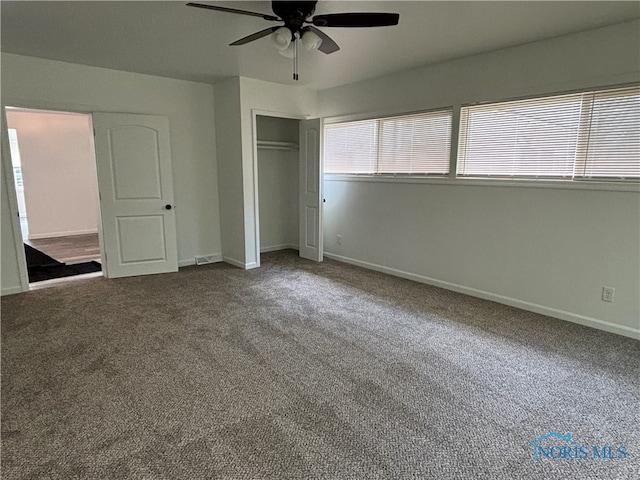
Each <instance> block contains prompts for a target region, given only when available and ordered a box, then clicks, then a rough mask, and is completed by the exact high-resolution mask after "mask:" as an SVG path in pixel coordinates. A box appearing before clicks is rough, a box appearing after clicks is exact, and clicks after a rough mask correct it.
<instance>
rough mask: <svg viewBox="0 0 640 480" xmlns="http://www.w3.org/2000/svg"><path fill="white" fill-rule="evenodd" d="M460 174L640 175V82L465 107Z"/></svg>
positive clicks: (615, 176) (572, 177) (461, 132)
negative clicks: (597, 89) (593, 90)
mask: <svg viewBox="0 0 640 480" xmlns="http://www.w3.org/2000/svg"><path fill="white" fill-rule="evenodd" d="M457 174H458V176H480V177H487V176H497V177H535V178H545V177H549V178H567V179H584V178H607V179H614V178H616V179H634V178H635V179H637V178H640V87H630V88H621V89H613V90H606V91H596V92H584V93H577V94H571V95H559V96H554V97H546V98H535V99H529V100H520V101H514V102H504V103H496V104H488V105H477V106H470V107H463V108H462V109H461V111H460V137H459V146H458V163H457Z"/></svg>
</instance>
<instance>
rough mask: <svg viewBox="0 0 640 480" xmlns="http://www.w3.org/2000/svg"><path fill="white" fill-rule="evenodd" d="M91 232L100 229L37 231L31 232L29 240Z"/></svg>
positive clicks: (96, 231)
mask: <svg viewBox="0 0 640 480" xmlns="http://www.w3.org/2000/svg"><path fill="white" fill-rule="evenodd" d="M91 233H98V230H74V231H72V232H51V233H36V234H35V235H32V234H31V233H29V240H39V239H41V238H58V237H71V236H73V235H89V234H91Z"/></svg>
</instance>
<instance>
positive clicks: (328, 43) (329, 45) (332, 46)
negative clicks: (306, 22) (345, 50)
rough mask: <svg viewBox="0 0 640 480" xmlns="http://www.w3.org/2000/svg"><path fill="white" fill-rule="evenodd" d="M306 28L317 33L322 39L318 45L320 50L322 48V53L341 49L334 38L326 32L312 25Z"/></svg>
mask: <svg viewBox="0 0 640 480" xmlns="http://www.w3.org/2000/svg"><path fill="white" fill-rule="evenodd" d="M305 30H309V31H311V32H313V33H315V34H316V35H318V36H319V37H320V38H321V39H322V43H321V44H320V46H319V47H318V50H320V51H321V52H322V53H326V54H329V53H333V52H337V51H338V50H340V47H339V46H338V44H337V43H336V42H334V41H333V39H332V38H331V37H330V36H329V35H327V34H326V33H324V32H323V31H322V30H318V29H317V28H316V27H311V26H309V27H305Z"/></svg>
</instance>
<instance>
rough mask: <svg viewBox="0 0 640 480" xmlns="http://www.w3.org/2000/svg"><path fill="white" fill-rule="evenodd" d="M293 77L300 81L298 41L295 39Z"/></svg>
mask: <svg viewBox="0 0 640 480" xmlns="http://www.w3.org/2000/svg"><path fill="white" fill-rule="evenodd" d="M293 79H294V80H295V81H296V82H297V81H298V41H297V39H296V38H295V37H294V39H293Z"/></svg>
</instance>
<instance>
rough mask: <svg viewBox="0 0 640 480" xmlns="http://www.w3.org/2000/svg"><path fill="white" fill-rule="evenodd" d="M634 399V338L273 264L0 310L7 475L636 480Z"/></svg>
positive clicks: (89, 290)
mask: <svg viewBox="0 0 640 480" xmlns="http://www.w3.org/2000/svg"><path fill="white" fill-rule="evenodd" d="M639 387H640V343H639V342H637V341H634V340H631V339H628V338H624V337H620V336H616V335H613V334H608V333H604V332H600V331H596V330H593V329H589V328H585V327H581V326H579V325H574V324H571V323H568V322H563V321H560V320H554V319H551V318H547V317H544V316H541V315H537V314H533V313H528V312H523V311H520V310H517V309H515V308H511V307H506V306H503V305H499V304H495V303H492V302H487V301H484V300H479V299H474V298H470V297H466V296H464V295H460V294H456V293H452V292H448V291H445V290H441V289H438V288H433V287H429V286H426V285H421V284H417V283H413V282H410V281H406V280H402V279H398V278H393V277H389V276H386V275H383V274H380V273H376V272H371V271H367V270H364V269H360V268H357V267H352V266H349V265H344V264H340V263H337V262H333V261H325V262H324V263H323V264H315V263H312V262H308V261H305V260H301V259H299V258H298V257H296V256H295V254H294V253H293V252H275V253H271V254H267V255H264V256H263V266H262V267H261V268H259V269H256V270H252V271H243V270H240V269H237V268H234V267H230V266H228V265H225V264H217V265H209V266H201V267H189V268H185V269H182V270H181V271H180V272H179V273H175V274H167V275H153V276H147V277H137V278H125V279H118V280H105V279H92V280H88V281H86V282H78V283H74V284H71V285H68V286H63V287H55V288H50V289H45V290H38V291H34V292H30V293H27V294H20V295H12V296H9V297H3V298H2V478H3V479H6V480H9V479H27V478H29V479H42V478H48V479H101V478H105V479H106V478H108V479H124V478H136V479H142V478H145V479H214V478H223V479H259V478H273V479H285V478H292V479H376V478H399V479H404V478H407V479H409V478H415V479H418V478H419V479H423V478H426V479H450V478H451V479H454V478H456V479H457V478H460V479H462V478H486V479H529V478H530V479H541V478H558V479H560V478H562V479H569V478H571V479H573V478H575V479H618V478H620V479H628V478H638V477H637V473H638V471H639V467H640V442H639V440H640V433H639V430H638V429H639V427H638V425H639V424H640V416H639V414H638V411H639V409H638V407H639V406H640V388H639ZM550 432H559V433H560V434H562V435H563V436H564V435H566V433H568V432H570V433H571V441H572V442H574V443H573V444H570V447H569V448H573V447H576V448H575V450H562V449H561V448H560V447H562V446H567V445H568V442H567V441H564V440H561V439H559V438H558V437H551V438H549V439H546V440H543V441H542V442H541V443H540V445H546V448H547V450H546V451H547V452H551V455H555V456H559V455H560V453H559V452H564V453H563V455H565V454H566V455H565V457H570V456H572V453H571V452H574V451H575V452H576V456H578V457H579V456H580V452H581V450H580V447H583V446H584V447H585V451H586V452H587V453H588V455H587V458H555V459H554V458H547V457H545V456H544V455H543V456H542V458H540V459H539V460H538V461H534V457H533V453H534V446H533V444H532V443H531V442H533V441H535V440H536V439H537V438H539V437H541V436H544V435H546V434H548V433H550ZM554 445H556V449H555V450H554V449H553V448H552V447H553V446H554ZM593 446H596V447H597V448H598V452H599V453H601V454H602V452H609V453H610V454H607V453H605V454H604V455H605V456H607V457H614V456H617V457H622V454H621V453H620V450H618V447H621V448H622V450H623V451H624V452H625V453H626V457H625V458H599V457H597V456H596V455H595V454H594V453H593ZM606 446H611V447H612V449H611V450H607V449H605V448H603V447H606ZM554 452H555V453H554ZM634 475H635V476H634Z"/></svg>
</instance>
